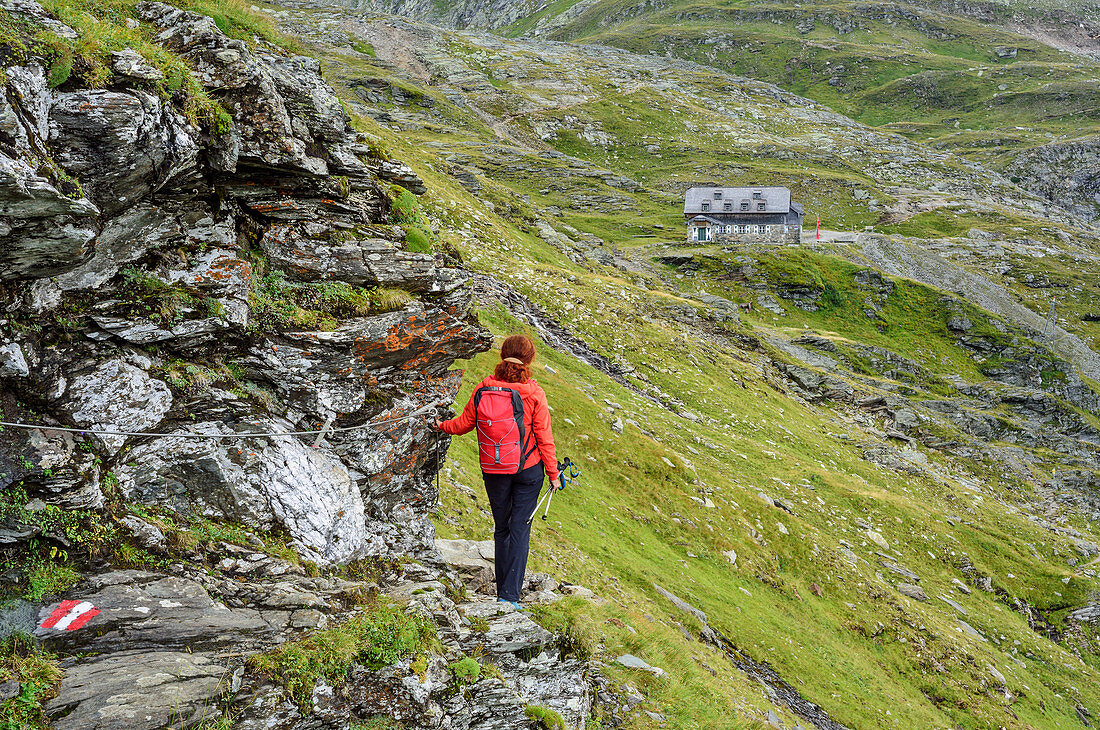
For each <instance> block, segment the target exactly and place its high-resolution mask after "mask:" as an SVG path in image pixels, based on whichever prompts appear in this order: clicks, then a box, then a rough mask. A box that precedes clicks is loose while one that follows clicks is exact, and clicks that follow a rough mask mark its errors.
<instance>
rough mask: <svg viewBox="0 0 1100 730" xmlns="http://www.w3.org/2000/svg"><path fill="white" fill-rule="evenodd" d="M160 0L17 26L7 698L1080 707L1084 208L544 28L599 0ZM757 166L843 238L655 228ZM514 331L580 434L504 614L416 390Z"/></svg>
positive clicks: (920, 721) (629, 716)
mask: <svg viewBox="0 0 1100 730" xmlns="http://www.w3.org/2000/svg"><path fill="white" fill-rule="evenodd" d="M181 5H186V6H187V9H189V10H193V11H195V12H181V11H180V10H179V9H177V8H176V7H173V6H171V5H164V4H160V3H138V4H132V3H129V2H118V3H115V2H99V0H96V1H95V2H89V3H88V4H87V5H82V6H80V7H74V6H72V5H69V4H67V3H64V2H61V0H56V2H51V3H49V4H47V5H46V6H45V7H44V8H40V7H39V6H37V5H35V4H34V3H25V2H23V1H22V0H20V3H19V4H18V5H14V4H11V5H7V6H5V12H6V15H5V16H4V18H3V20H2V21H0V31H2V32H0V47H2V48H3V56H2V57H3V59H4V65H5V68H6V70H5V74H4V76H3V80H4V84H5V94H4V97H3V103H4V104H5V105H6V106H3V107H0V124H2V125H3V126H0V153H2V155H3V156H2V157H0V162H3V165H4V166H3V168H2V169H4V170H6V171H7V172H5V173H4V174H5V176H6V177H4V178H2V179H0V204H2V205H3V206H4V207H3V208H2V209H0V215H3V218H2V219H0V221H2V222H3V227H2V228H0V244H2V248H0V252H2V255H0V277H2V279H3V287H4V288H3V290H2V292H0V294H2V296H3V301H4V306H5V312H6V314H5V319H4V320H3V321H2V322H0V336H2V340H0V396H2V400H0V403H2V406H3V416H4V418H3V420H4V421H6V422H9V423H10V422H22V423H33V424H39V425H42V426H43V428H37V429H17V428H15V427H11V426H8V427H4V430H3V431H0V434H2V436H3V439H2V440H0V460H2V464H0V472H2V473H3V476H2V477H0V484H2V485H3V500H4V501H3V503H2V505H0V552H2V554H3V558H4V561H5V573H4V576H3V585H4V590H5V592H6V596H7V602H6V603H5V604H4V607H3V609H2V614H0V625H2V626H4V627H6V628H4V630H3V633H4V634H5V635H7V634H9V633H12V634H13V635H12V637H11V638H8V639H6V640H5V642H4V644H3V647H2V650H0V674H3V676H2V677H0V683H4V684H0V697H2V699H0V727H12V728H15V727H19V728H35V729H36V730H37V729H38V728H45V727H55V728H61V729H62V730H64V729H65V728H78V727H79V728H126V729H127V730H138V729H139V728H140V729H141V730H145V729H148V730H159V729H160V728H181V729H183V728H200V729H201V730H252V729H253V728H256V729H258V728H265V729H266V730H319V729H322V728H323V729H325V730H330V729H331V730H365V729H366V728H372V729H380V728H387V729H389V730H393V728H410V729H411V728H440V727H451V728H463V729H464V730H471V729H473V728H479V729H484V730H489V729H490V728H500V729H501V730H503V729H504V728H536V727H541V728H553V727H555V725H556V723H558V722H559V721H560V722H561V723H562V724H564V725H566V726H568V727H570V728H573V727H576V728H580V727H586V728H588V729H589V730H592V729H593V728H595V729H598V728H606V727H625V728H657V727H670V728H685V729H687V728H752V727H788V728H793V727H803V728H809V727H818V728H828V729H830V730H832V729H834V728H853V729H855V728H881V727H898V728H915V727H920V728H941V727H942V728H956V727H967V728H1002V727H1003V728H1048V727H1065V728H1075V727H1089V726H1092V725H1093V724H1095V722H1096V718H1097V717H1100V683H1098V682H1097V677H1098V675H1100V634H1098V633H1097V632H1098V628H1097V621H1098V620H1100V611H1098V608H1097V606H1098V604H1100V578H1098V575H1097V567H1096V566H1097V564H1098V562H1100V547H1098V542H1100V540H1098V537H1100V531H1098V528H1097V522H1096V521H1097V520H1100V499H1098V496H1097V495H1098V494H1100V492H1098V488H1100V461H1098V447H1100V385H1098V384H1097V383H1098V381H1100V355H1097V352H1098V351H1100V350H1098V348H1100V324H1098V323H1100V303H1098V300H1097V294H1098V292H1097V289H1096V287H1097V285H1096V282H1097V281H1098V276H1097V275H1098V273H1100V271H1098V269H1100V234H1098V233H1097V231H1096V229H1094V228H1092V227H1090V226H1089V225H1087V224H1086V223H1085V222H1084V220H1083V219H1082V216H1081V215H1080V214H1079V212H1075V211H1074V210H1071V209H1070V208H1071V207H1072V206H1065V205H1055V204H1053V203H1052V202H1051V201H1050V199H1049V198H1047V197H1045V196H1046V195H1048V194H1049V191H1044V190H1038V189H1028V187H1025V186H1022V185H1021V184H1020V183H1019V181H1013V180H1012V179H1011V178H1009V177H1006V176H1005V175H1003V174H1002V173H1001V172H999V171H998V169H999V165H1000V162H998V161H997V159H994V158H995V157H996V155H993V156H988V157H987V156H985V155H984V154H972V151H971V150H969V149H965V148H958V149H956V148H952V147H947V146H943V145H940V144H939V143H938V140H940V136H939V135H937V134H931V133H929V134H927V135H926V134H924V133H923V132H922V133H919V134H914V133H913V132H912V130H911V129H899V128H898V126H897V125H891V124H885V123H883V121H882V120H877V119H859V118H850V117H849V116H844V115H842V114H841V113H840V111H846V112H852V110H851V109H847V108H844V109H841V108H840V107H839V106H838V105H837V104H835V103H834V101H835V100H830V99H825V98H822V99H818V98H817V97H816V96H815V94H814V93H812V92H813V91H814V89H813V88H812V87H806V88H802V89H799V88H794V89H790V88H786V87H785V86H784V84H779V85H778V86H777V85H775V83H778V82H777V81H776V79H774V78H771V77H769V76H768V74H767V73H760V74H759V76H760V77H761V78H762V80H753V79H750V78H746V77H745V76H744V75H740V74H743V73H744V69H738V68H736V67H735V66H732V65H729V64H725V63H723V62H719V60H716V59H697V58H678V57H677V53H676V52H672V53H670V54H669V55H665V54H662V55H659V56H658V55H654V54H646V53H641V54H639V53H634V52H632V51H631V50H630V49H629V48H626V47H620V48H616V47H614V46H615V45H621V46H627V45H629V44H627V43H625V42H623V43H619V42H617V41H615V40H614V39H613V38H611V37H610V36H607V37H603V36H599V37H598V40H600V41H601V43H603V44H610V45H583V44H575V43H565V42H561V41H559V40H547V37H548V36H553V37H554V38H559V37H560V38H582V37H583V38H586V39H587V38H597V36H598V35H599V34H601V33H610V32H611V31H612V30H614V28H615V27H617V26H615V24H614V23H598V24H592V23H589V21H587V20H585V18H586V17H587V16H585V15H584V13H600V12H607V11H608V10H609V8H608V7H605V6H604V5H603V4H602V3H592V4H586V5H585V6H584V7H581V6H574V8H573V9H571V10H567V6H566V5H550V6H547V7H546V8H541V9H540V8H535V7H533V6H531V7H528V6H520V5H517V6H511V5H507V6H505V5H503V4H502V5H501V6H500V7H495V6H489V9H488V10H486V9H485V8H484V7H482V9H481V10H478V9H477V8H472V9H471V10H470V13H466V11H465V10H463V6H461V5H455V6H453V7H452V6H448V7H450V8H451V9H450V10H448V9H447V8H444V7H443V6H438V5H434V4H433V5H432V6H431V8H428V7H427V6H425V7H424V8H419V9H418V8H417V7H407V6H400V7H398V6H391V7H388V8H386V9H387V10H399V11H402V12H405V13H408V14H415V15H419V16H422V17H432V18H434V19H435V20H437V21H440V22H446V23H447V24H448V25H451V26H481V25H485V26H489V25H492V26H494V28H495V29H496V30H497V31H499V32H495V33H493V32H488V31H486V30H482V29H477V28H474V29H471V28H466V29H455V28H450V29H445V28H441V27H439V26H436V25H429V24H427V23H424V22H421V21H419V20H415V19H411V18H407V17H406V18H400V17H395V16H392V15H380V14H377V13H375V12H373V11H370V12H368V11H362V10H351V9H347V8H343V7H334V6H332V5H329V4H326V3H315V2H303V1H302V0H285V1H284V2H281V3H279V4H274V5H265V6H263V7H262V8H260V7H259V6H256V7H255V8H251V7H245V6H243V5H240V4H236V3H228V4H219V5H213V4H205V3H204V2H198V0H196V1H195V2H194V3H192V2H187V3H181ZM639 7H640V6H639ZM914 7H915V6H914ZM418 10H420V11H422V12H417V11H418ZM489 10H491V11H492V12H489ZM644 10H645V11H646V12H645V13H644V14H643V15H640V16H639V17H642V18H648V19H653V18H655V17H657V16H656V15H654V14H655V13H665V12H668V11H669V8H665V7H662V8H658V7H654V6H652V5H647V7H646V8H644ZM972 10H973V9H971V10H967V13H971V12H972ZM1063 10H1064V11H1065V12H1067V13H1087V9H1085V8H1071V7H1068V6H1067V8H1064V9H1062V10H1058V11H1057V12H1062V11H1063ZM677 12H679V11H677ZM799 12H801V10H800V11H799ZM914 12H915V11H914ZM922 12H923V11H922ZM927 12H943V9H942V8H940V9H935V8H931V6H929V8H928V9H927ZM960 12H961V11H960ZM999 12H1000V11H999ZM1013 12H1015V13H1017V14H1023V15H1025V16H1026V15H1027V13H1028V12H1030V11H1027V9H1026V8H1015V9H1014V10H1013ZM1052 12H1054V11H1052ZM478 13H481V14H480V15H478ZM592 17H595V16H592ZM967 17H969V15H968V16H967ZM1027 17H1031V16H1027ZM1044 17H1045V16H1044ZM551 18H553V19H555V20H554V21H553V22H554V23H555V25H554V26H553V28H551V27H550V24H551ZM488 19H491V22H490V20H488ZM505 20H506V21H507V22H503V21H505ZM536 20H537V21H538V22H535V21H536ZM617 22H626V21H625V16H624V17H623V18H619V19H618V21H617ZM769 22H770V21H769ZM783 22H786V21H783ZM974 22H975V23H977V22H978V21H974ZM983 22H987V23H988V24H990V25H995V24H996V23H994V21H993V20H989V19H987V20H986V21H983ZM570 23H573V24H574V25H573V26H571V25H569V24H570ZM585 23H589V24H588V25H585ZM708 24H710V21H709V20H708ZM734 25H736V26H737V27H738V28H741V29H742V30H743V29H744V28H743V27H742V26H743V25H744V24H742V23H740V22H738V23H736V24H734ZM773 25H777V27H778V26H781V25H782V22H781V23H778V24H773ZM582 26H584V32H583V33H581V31H580V30H579V29H580V28H581V27H582ZM624 27H625V26H624ZM715 27H717V25H715ZM983 27H984V26H983ZM1067 27H1068V26H1067ZM570 28H572V30H570ZM739 32H740V31H739ZM814 32H816V31H814ZM1005 32H1007V31H1005ZM574 34H576V35H574ZM505 35H510V36H515V37H505ZM864 40H865V41H866V42H868V43H872V42H874V43H877V41H873V40H868V39H864ZM800 42H801V41H800ZM126 48H130V49H131V50H132V51H133V52H134V53H135V54H136V56H137V58H135V57H134V56H133V55H130V54H129V53H127V52H125V49H126ZM669 50H672V51H675V48H674V47H673V46H669ZM1045 52H1046V51H1044V53H1045ZM948 55H949V54H948ZM314 59H316V60H314ZM701 60H702V61H706V63H699V62H698V61H701ZM1052 63H1053V62H1052ZM1059 63H1060V62H1059ZM1074 63H1077V64H1078V65H1080V66H1081V68H1080V69H1077V71H1080V72H1081V73H1082V74H1085V75H1087V74H1088V73H1092V72H1091V71H1089V70H1088V69H1089V68H1091V66H1089V65H1088V64H1090V63H1092V62H1091V61H1087V60H1083V61H1079V62H1078V61H1075V62H1074ZM1071 65H1072V64H1071ZM987 73H988V72H987ZM769 82H773V83H769ZM781 87H783V88H781ZM796 92H797V93H805V94H808V95H809V96H812V97H814V99H813V100H811V99H810V98H806V97H803V96H799V95H797V93H796ZM1024 106H1028V105H1024ZM1031 106H1034V105H1031ZM853 113H854V112H853ZM856 116H857V117H858V116H859V115H856ZM1080 117H1081V115H1080V114H1078V115H1077V116H1076V117H1074V118H1080ZM976 119H977V117H974V118H973V119H971V120H970V121H968V122H966V124H970V123H971V122H973V123H974V124H977V122H976V121H975V120H976ZM1029 123H1030V122H1029ZM1066 124H1067V125H1068V122H1067V123H1066ZM965 126H966V125H963V126H961V127H960V129H961V128H963V127H965ZM1067 128H1068V126H1067V127H1063V128H1061V129H1062V131H1060V132H1057V134H1062V133H1063V132H1064V131H1065V129H1067ZM974 129H977V127H974ZM1037 130H1038V127H1036V128H1035V129H1033V130H1031V132H1029V133H1028V135H1039V134H1040V132H1039V131H1037ZM899 131H900V132H904V133H899ZM1051 133H1052V134H1055V132H1051ZM101 139H109V140H112V141H113V142H112V144H113V146H112V147H110V148H104V147H102V145H100V144H99V143H98V142H97V140H101ZM1028 139H1030V140H1034V139H1036V137H1034V136H1029V137H1028ZM995 149H997V150H998V153H997V154H998V155H1000V154H1001V153H1004V154H1005V155H1008V156H1011V155H1012V154H1014V151H1015V150H1016V148H1015V147H1013V145H1011V144H1008V145H1005V146H998V147H997V148H995ZM998 159H999V158H998ZM119 161H121V162H122V163H124V164H119ZM1075 164H1076V163H1075ZM1082 169H1083V170H1084V172H1086V173H1087V172H1088V171H1089V169H1088V168H1087V166H1086V167H1083V168H1082ZM762 180H766V181H768V182H772V183H775V184H783V185H787V186H789V187H791V189H792V191H793V192H794V195H795V198H796V199H798V200H801V201H803V202H804V203H805V205H806V209H807V212H808V215H809V217H808V220H810V221H812V220H813V219H814V218H815V217H816V216H820V218H821V220H822V224H823V226H825V227H829V228H836V229H845V230H855V231H863V229H864V227H866V226H871V227H872V228H873V231H863V232H862V233H861V234H860V235H858V236H849V237H847V240H846V242H838V243H828V244H826V243H820V244H819V243H815V242H813V241H812V240H808V241H807V242H805V243H804V244H803V245H800V246H761V245H745V246H741V245H731V246H708V245H698V244H686V243H684V242H682V241H681V238H682V228H681V222H682V214H681V213H680V210H681V205H682V203H681V197H680V196H681V193H682V191H683V190H684V189H685V188H686V187H688V186H689V185H692V184H700V183H706V182H724V183H728V184H737V183H750V182H758V181H762ZM1031 187H1033V188H1034V186H1031ZM1052 301H1055V302H1056V308H1055V319H1054V321H1053V322H1052V321H1049V319H1048V312H1049V309H1050V305H1051V302H1052ZM516 331H522V332H527V333H529V334H531V335H532V336H534V337H535V338H536V340H537V341H538V344H539V359H538V361H537V364H538V367H537V368H536V369H537V370H538V380H539V382H540V383H541V384H542V385H543V387H544V388H545V389H546V391H547V393H548V394H549V397H550V404H551V407H552V409H553V416H554V424H555V434H556V437H557V440H558V444H559V446H558V448H559V454H560V455H562V456H564V455H569V456H571V457H572V458H573V459H574V460H575V461H576V462H577V463H578V464H579V466H580V470H581V476H580V477H579V478H578V479H577V480H576V481H575V482H573V483H572V484H571V485H570V486H569V487H568V488H567V489H566V490H565V491H564V492H562V493H561V494H559V495H558V496H556V497H555V499H554V502H553V507H552V509H551V511H550V515H549V520H548V521H546V522H543V521H541V520H539V521H538V522H537V524H536V527H535V535H534V538H533V553H532V563H533V564H532V566H531V574H530V575H529V577H530V581H529V586H528V588H529V589H530V590H529V593H528V596H527V599H526V603H527V611H526V612H523V613H518V612H514V611H512V610H511V609H510V607H505V606H501V605H500V604H495V603H493V602H492V600H491V595H492V585H491V578H487V574H490V575H491V570H489V569H490V568H491V560H490V559H489V557H488V556H489V555H490V554H491V548H490V549H486V546H485V545H484V544H479V543H478V542H477V541H481V540H484V539H486V538H487V537H488V535H489V533H490V531H491V517H490V515H489V513H488V509H487V505H486V503H485V499H484V496H483V494H482V490H481V485H480V474H479V473H478V469H477V462H476V455H475V453H474V452H475V450H476V446H475V445H474V443H473V442H472V440H471V438H470V437H464V438H458V439H454V440H451V441H450V443H449V444H448V442H447V441H444V440H443V439H440V438H438V436H436V435H434V434H432V433H431V432H429V431H428V430H427V428H426V421H427V419H428V418H431V417H434V416H435V415H436V414H440V413H442V412H444V411H446V410H447V409H448V408H452V407H454V405H456V404H457V405H460V404H461V403H463V402H464V400H465V398H466V397H468V395H469V393H470V390H471V388H472V386H473V384H474V383H476V382H477V381H478V380H480V377H481V375H482V374H483V373H485V372H486V371H487V370H488V369H489V368H490V367H491V366H492V364H493V362H494V361H495V358H496V357H497V356H496V355H495V354H494V352H493V351H492V350H491V348H490V346H491V337H495V338H500V337H502V336H504V335H507V334H509V333H512V332H516ZM326 424H327V425H326ZM51 426H52V427H53V428H50V427H51ZM329 426H335V427H336V428H337V429H338V430H336V431H328V430H327V429H328V427H329ZM62 428H70V429H72V431H62V430H60V429H62ZM112 430H118V431H124V432H128V433H130V434H131V435H128V436H127V435H114V434H111V433H106V434H98V435H97V434H96V432H97V431H112ZM287 432H289V433H290V434H291V435H278V434H284V433H287ZM299 432H301V434H300V435H294V434H297V433H299ZM487 580H488V584H487ZM84 603H87V604H88V605H91V606H93V607H94V608H93V609H84V608H82V606H83V605H84ZM90 610H94V611H96V613H95V614H91V613H89V611H90ZM82 611H83V613H81V612H82ZM58 612H60V614H58V616H57V617H56V619H55V618H54V616H55V614H57V613H58ZM70 614H71V616H70ZM77 614H79V615H80V616H82V617H84V618H83V619H77V618H76V616H77ZM65 617H68V618H65ZM84 622H87V623H86V624H85V623H84ZM59 623H60V624H63V626H62V627H60V628H59ZM67 626H73V627H74V630H73V631H66V630H65V627H67ZM20 632H25V633H27V634H30V636H28V637H23V636H21V635H20ZM627 655H630V656H627ZM631 657H634V658H633V659H632V658H631ZM637 660H641V661H640V662H639V661H637ZM559 726H560V725H559Z"/></svg>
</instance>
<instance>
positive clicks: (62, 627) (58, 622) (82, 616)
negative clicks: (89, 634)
mask: <svg viewBox="0 0 1100 730" xmlns="http://www.w3.org/2000/svg"><path fill="white" fill-rule="evenodd" d="M98 615H99V609H98V608H96V607H95V606H93V605H92V604H90V603H88V602H87V601H62V602H61V603H59V604H57V608H55V609H54V610H53V612H52V613H50V615H49V616H47V617H46V620H45V621H43V622H42V628H44V629H55V630H57V631H76V630H77V629H79V628H81V627H82V626H84V624H86V623H88V622H89V621H91V620H92V619H93V618H95V617H96V616H98Z"/></svg>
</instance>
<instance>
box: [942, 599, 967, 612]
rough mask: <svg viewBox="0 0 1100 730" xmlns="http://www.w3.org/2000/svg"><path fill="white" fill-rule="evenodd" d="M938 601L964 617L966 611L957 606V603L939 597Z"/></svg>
mask: <svg viewBox="0 0 1100 730" xmlns="http://www.w3.org/2000/svg"><path fill="white" fill-rule="evenodd" d="M940 600H941V601H943V602H944V603H946V604H947V605H948V606H950V607H951V608H953V609H955V610H956V611H958V612H959V613H961V614H962V615H963V616H965V615H966V609H965V608H963V607H962V605H961V604H959V603H958V602H956V601H953V600H952V599H950V598H948V597H947V596H940Z"/></svg>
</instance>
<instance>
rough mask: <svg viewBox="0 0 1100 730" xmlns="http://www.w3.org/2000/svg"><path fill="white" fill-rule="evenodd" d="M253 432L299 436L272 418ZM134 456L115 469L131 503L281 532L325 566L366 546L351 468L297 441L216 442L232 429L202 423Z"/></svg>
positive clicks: (261, 421)
mask: <svg viewBox="0 0 1100 730" xmlns="http://www.w3.org/2000/svg"><path fill="white" fill-rule="evenodd" d="M242 426H243V428H244V429H247V430H248V431H250V432H278V431H294V430H296V429H295V427H294V426H293V425H292V424H290V423H288V422H286V421H279V420H274V419H258V420H256V421H254V422H253V423H250V424H242ZM176 432H179V433H181V434H182V433H185V432H190V433H200V434H209V435H210V436H211V438H188V437H185V436H182V435H181V436H171V437H167V438H157V439H154V440H152V441H149V442H147V443H144V444H142V445H140V446H137V447H136V448H134V449H133V450H131V451H129V452H127V453H126V455H125V460H124V461H123V463H121V464H120V465H119V466H118V467H117V468H116V469H115V473H116V474H117V475H118V478H119V486H120V488H121V490H122V493H123V494H124V495H125V496H126V498H127V499H130V500H133V501H136V502H139V503H143V504H155V505H158V506H161V507H167V508H169V509H173V510H175V511H177V512H179V513H181V514H190V513H196V514H203V515H207V516H211V517H218V518H221V519H226V520H232V521H235V522H241V523H243V524H246V525H249V526H251V527H254V528H256V529H259V530H269V529H271V528H274V527H282V528H283V529H285V530H286V531H287V533H288V534H289V535H290V536H291V538H292V539H293V542H294V545H295V546H296V547H297V548H298V550H299V551H300V552H301V553H302V554H303V555H305V556H306V557H308V558H309V559H312V560H315V561H317V562H322V563H332V562H340V561H346V560H350V559H352V558H354V557H356V556H357V555H360V554H361V553H362V552H363V550H364V549H365V546H366V542H367V529H366V525H365V520H364V514H363V500H362V498H361V496H360V494H359V491H358V490H357V489H356V487H355V485H354V484H353V483H352V480H351V477H350V475H349V473H348V469H347V467H346V466H345V465H344V464H343V463H342V462H341V461H340V460H339V459H338V458H336V457H335V456H333V455H332V454H331V453H329V452H327V451H321V450H318V449H312V448H310V447H308V446H306V445H305V444H304V443H302V441H301V440H300V439H299V438H298V437H293V436H277V437H255V438H244V439H236V438H233V439H224V440H221V439H218V438H217V436H219V435H222V434H232V433H233V429H231V428H229V427H228V425H227V424H225V423H222V422H219V421H205V422H200V423H196V424H194V425H190V426H188V427H187V428H186V429H182V428H181V429H173V430H172V431H170V433H176Z"/></svg>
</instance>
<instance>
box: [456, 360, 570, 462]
mask: <svg viewBox="0 0 1100 730" xmlns="http://www.w3.org/2000/svg"><path fill="white" fill-rule="evenodd" d="M483 385H491V386H496V387H498V388H511V389H512V390H518V391H519V395H520V397H521V398H522V399H523V428H524V430H525V431H526V432H527V433H533V434H534V435H535V438H536V439H537V442H538V450H537V451H536V452H535V453H533V454H531V456H530V457H529V458H528V459H527V461H526V463H524V465H523V468H524V469H526V468H527V467H530V466H534V465H535V464H537V463H539V460H540V459H541V460H542V464H543V466H544V467H545V468H546V476H548V477H550V481H551V483H554V482H557V481H558V455H557V453H556V452H555V451H554V434H553V432H552V431H551V430H550V408H549V406H548V405H547V404H546V393H544V392H543V390H542V388H540V387H539V384H538V383H536V382H535V381H534V379H531V380H528V381H527V382H525V383H506V382H504V381H503V380H497V379H496V378H494V377H492V376H489V377H487V378H485V380H482V381H481V383H479V384H478V386H477V387H478V388H480V387H482V386H483ZM474 392H475V393H476V392H477V388H474ZM475 421H476V417H475V414H474V397H473V396H472V395H471V396H470V400H469V402H467V403H466V407H465V408H464V409H462V413H461V414H459V416H458V417H457V418H452V419H451V420H449V421H443V422H442V423H440V424H439V427H440V428H441V429H443V430H444V431H446V432H447V433H449V434H452V435H454V436H461V435H462V434H464V433H469V432H470V431H473V430H474V426H475V425H476V422H475Z"/></svg>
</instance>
